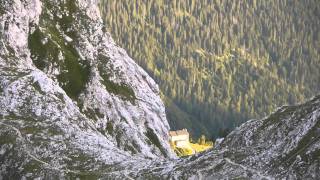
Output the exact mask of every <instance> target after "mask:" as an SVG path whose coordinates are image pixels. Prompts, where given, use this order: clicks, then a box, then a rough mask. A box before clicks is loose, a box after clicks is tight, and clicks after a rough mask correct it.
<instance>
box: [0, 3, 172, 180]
mask: <svg viewBox="0 0 320 180" xmlns="http://www.w3.org/2000/svg"><path fill="white" fill-rule="evenodd" d="M103 29H104V28H103V24H102V20H101V17H100V14H99V11H98V7H97V2H95V1H90V0H89V1H88V0H76V1H64V0H42V1H40V0H8V1H7V0H6V1H1V2H0V44H1V45H0V161H1V163H0V164H1V165H0V175H1V176H4V177H5V175H13V174H16V176H17V177H23V176H24V177H28V176H32V177H36V175H37V174H38V175H41V174H43V175H44V174H46V173H45V172H46V171H47V170H48V171H50V172H52V171H57V172H61V173H62V174H65V173H68V172H69V171H73V169H78V170H81V168H83V169H91V168H92V170H94V169H99V168H98V167H99V166H100V165H101V167H102V166H105V165H111V164H115V163H117V164H119V163H122V162H123V161H124V160H127V159H128V158H129V157H130V159H135V158H138V159H139V158H147V159H160V160H161V159H164V158H173V157H175V155H174V154H173V153H172V151H171V150H170V147H169V143H168V131H169V125H168V123H167V120H166V116H165V109H164V105H163V102H162V101H161V99H160V96H159V88H158V86H157V84H156V83H155V82H154V81H153V79H151V78H150V77H149V76H148V74H147V73H146V72H145V71H144V70H143V69H142V68H140V67H139V66H138V65H137V64H136V63H135V62H134V61H133V60H132V59H131V58H130V57H128V55H127V53H126V52H125V51H124V50H123V49H121V48H120V47H118V46H117V45H116V44H115V43H114V41H113V40H112V38H111V37H110V35H109V34H108V33H107V32H104V30H103ZM133 155H134V157H132V158H131V156H133ZM80 166H81V167H80ZM117 167H121V165H119V166H117ZM79 168H80V169H79ZM39 169H42V170H43V171H39ZM14 171H17V172H14ZM33 171H34V173H32V172H33ZM39 173H40V174H39ZM58 174H59V173H58ZM1 176H0V179H1ZM8 177H10V176H8Z"/></svg>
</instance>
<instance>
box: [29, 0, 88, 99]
mask: <svg viewBox="0 0 320 180" xmlns="http://www.w3.org/2000/svg"><path fill="white" fill-rule="evenodd" d="M72 2H73V1H72ZM72 2H67V4H66V6H65V7H66V11H68V15H65V14H63V15H62V18H59V17H53V19H52V18H50V17H49V16H50V15H48V14H43V15H42V16H41V17H42V18H41V19H40V25H39V26H40V27H41V28H37V29H36V30H35V31H34V32H33V33H32V34H30V35H29V38H28V46H29V49H30V51H31V57H32V60H33V62H34V64H35V65H36V66H37V67H38V68H39V69H41V70H48V69H47V68H48V67H50V66H53V67H54V68H57V69H59V70H60V71H61V73H60V74H59V75H57V79H58V81H59V83H60V85H61V87H62V88H63V89H64V90H65V91H66V93H67V94H68V96H70V97H71V98H73V99H77V97H78V95H79V94H80V93H81V92H82V90H83V89H84V88H85V85H86V83H87V81H88V78H89V73H90V66H89V64H88V62H86V61H85V60H81V58H80V55H79V53H78V52H77V50H76V48H75V47H74V43H75V42H66V40H65V37H64V36H68V37H69V38H71V39H73V40H74V39H76V37H77V35H76V33H75V32H74V31H72V30H70V27H71V26H72V22H73V13H74V11H75V7H74V6H75V5H74V3H72ZM45 3H46V6H44V7H51V6H52V5H51V4H49V2H45ZM44 12H46V11H44ZM56 22H58V25H59V27H61V30H62V31H63V32H62V31H61V30H60V29H57V26H55V24H56Z"/></svg>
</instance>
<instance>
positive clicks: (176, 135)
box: [169, 129, 190, 148]
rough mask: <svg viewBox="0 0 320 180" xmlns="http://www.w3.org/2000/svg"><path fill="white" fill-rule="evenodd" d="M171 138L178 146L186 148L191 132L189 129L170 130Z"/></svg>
mask: <svg viewBox="0 0 320 180" xmlns="http://www.w3.org/2000/svg"><path fill="white" fill-rule="evenodd" d="M169 136H170V137H169V140H170V142H171V143H173V144H174V145H175V146H176V147H179V148H185V147H189V146H190V145H189V132H188V130H187V129H182V130H177V131H169Z"/></svg>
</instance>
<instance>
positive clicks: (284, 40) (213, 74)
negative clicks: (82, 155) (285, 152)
mask: <svg viewBox="0 0 320 180" xmlns="http://www.w3.org/2000/svg"><path fill="white" fill-rule="evenodd" d="M100 8H101V11H102V16H103V18H104V20H105V24H106V28H107V30H108V31H109V32H111V34H112V36H113V38H114V39H115V40H116V41H117V43H118V44H120V46H122V47H124V48H125V49H126V50H127V51H128V53H129V55H130V56H131V57H133V58H134V59H135V60H136V61H137V62H138V63H139V64H140V65H141V66H142V67H143V68H144V69H146V70H147V71H148V73H149V74H150V75H151V76H152V77H153V78H154V79H155V80H156V81H157V82H158V83H159V84H160V88H161V90H162V92H163V94H164V97H163V99H164V100H165V102H166V106H167V115H168V118H169V122H170V124H171V127H172V128H173V129H176V128H188V129H189V130H190V131H191V132H192V134H193V135H194V136H199V134H202V133H203V134H207V135H209V136H217V135H218V134H219V132H220V133H221V132H222V131H223V130H226V129H231V128H233V127H234V126H236V125H239V124H240V123H242V122H244V121H246V120H247V119H250V118H257V117H261V116H264V115H265V114H268V113H270V111H271V110H273V109H274V108H275V107H277V106H278V105H281V104H294V103H296V102H299V101H303V100H304V99H305V98H307V97H310V96H312V95H314V94H316V93H317V92H318V91H319V90H320V70H319V69H320V33H319V31H320V3H319V1H318V0H309V1H292V0H283V1H271V0H266V1H257V0H243V1H229V0H214V1H208V0H187V1H185V0H130V1H124V0H101V4H100Z"/></svg>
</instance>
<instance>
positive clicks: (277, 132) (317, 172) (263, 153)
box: [136, 96, 320, 179]
mask: <svg viewBox="0 0 320 180" xmlns="http://www.w3.org/2000/svg"><path fill="white" fill-rule="evenodd" d="M168 167H170V168H168ZM141 172H143V173H142V174H138V175H136V176H142V177H152V176H155V177H159V176H160V177H161V176H162V177H163V178H173V179H188V178H189V179H199V178H203V179H283V178H284V179H319V177H320V96H317V97H315V98H314V99H312V100H310V101H308V102H306V103H304V104H301V105H296V106H283V107H280V108H278V109H277V110H276V112H274V113H272V114H271V115H270V116H268V117H266V118H264V119H261V120H250V121H248V122H246V123H244V124H243V125H241V126H240V127H238V128H236V129H235V130H234V131H233V132H232V133H231V134H229V135H228V136H227V137H226V138H225V139H224V140H223V141H222V143H221V144H219V145H218V146H217V147H216V148H215V149H213V150H211V151H208V152H205V153H202V154H199V155H196V156H193V157H190V158H187V159H182V160H180V161H178V162H176V164H174V165H172V164H166V165H162V166H160V167H157V168H155V169H151V170H150V169H147V170H145V171H141Z"/></svg>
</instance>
